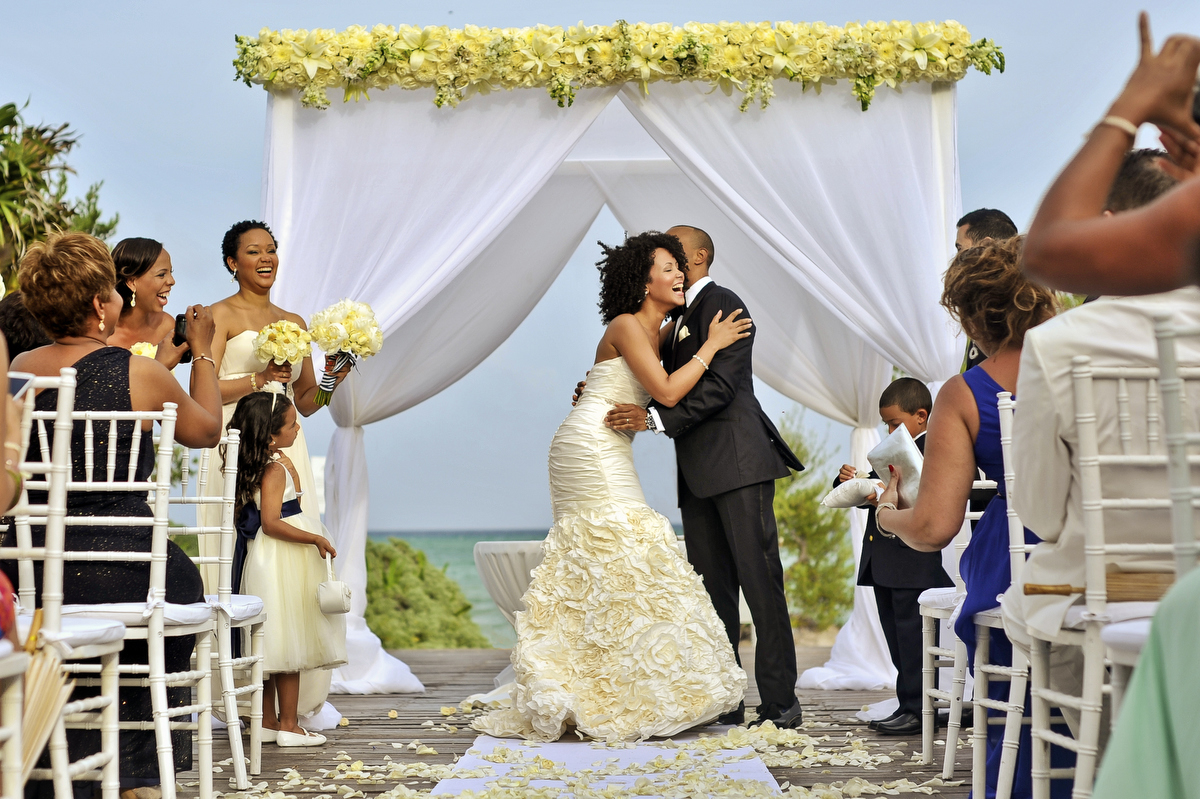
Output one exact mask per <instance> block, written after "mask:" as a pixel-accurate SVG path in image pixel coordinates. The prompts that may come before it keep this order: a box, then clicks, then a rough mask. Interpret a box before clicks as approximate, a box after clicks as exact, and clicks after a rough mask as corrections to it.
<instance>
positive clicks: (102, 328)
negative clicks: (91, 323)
mask: <svg viewBox="0 0 1200 799" xmlns="http://www.w3.org/2000/svg"><path fill="white" fill-rule="evenodd" d="M100 332H101V333H103V332H104V317H103V316H101V317H100Z"/></svg>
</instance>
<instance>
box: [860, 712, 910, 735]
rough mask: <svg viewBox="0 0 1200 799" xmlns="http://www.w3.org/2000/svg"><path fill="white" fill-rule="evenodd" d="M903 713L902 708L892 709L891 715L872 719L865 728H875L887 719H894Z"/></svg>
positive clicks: (887, 720)
mask: <svg viewBox="0 0 1200 799" xmlns="http://www.w3.org/2000/svg"><path fill="white" fill-rule="evenodd" d="M903 713H904V711H903V710H901V709H900V708H896V709H895V710H894V711H892V715H890V716H888V717H887V718H886V719H875V720H874V721H871V722H868V724H867V729H869V730H874V729H877V728H878V727H879V725H880V724H886V723H887V722H889V721H894V720H895V719H896V718H897V717H898V716H900V715H902V714H903Z"/></svg>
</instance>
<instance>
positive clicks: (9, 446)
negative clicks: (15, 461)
mask: <svg viewBox="0 0 1200 799" xmlns="http://www.w3.org/2000/svg"><path fill="white" fill-rule="evenodd" d="M4 448H5V449H15V450H16V451H17V452H20V451H21V445H20V444H18V443H17V442H15V441H5V442H4Z"/></svg>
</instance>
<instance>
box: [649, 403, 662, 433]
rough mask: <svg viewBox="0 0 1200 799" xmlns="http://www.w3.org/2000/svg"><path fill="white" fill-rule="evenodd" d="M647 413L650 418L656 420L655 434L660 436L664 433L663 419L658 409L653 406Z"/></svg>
mask: <svg viewBox="0 0 1200 799" xmlns="http://www.w3.org/2000/svg"><path fill="white" fill-rule="evenodd" d="M647 411H648V412H649V413H650V418H652V419H653V420H654V434H655V435H658V434H659V433H661V432H663V423H662V418H661V417H659V415H658V409H657V408H655V407H654V406H653V405H651V406H650V407H649V408H647Z"/></svg>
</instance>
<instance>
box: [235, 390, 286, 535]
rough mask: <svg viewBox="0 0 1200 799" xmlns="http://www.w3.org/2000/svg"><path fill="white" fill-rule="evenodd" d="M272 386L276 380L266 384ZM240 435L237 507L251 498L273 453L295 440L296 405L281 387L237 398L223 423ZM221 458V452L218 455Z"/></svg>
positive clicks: (239, 507) (239, 509)
mask: <svg viewBox="0 0 1200 799" xmlns="http://www.w3.org/2000/svg"><path fill="white" fill-rule="evenodd" d="M268 385H269V386H274V385H276V384H268ZM226 429H228V430H237V431H239V433H240V435H241V440H240V442H239V444H238V476H237V508H238V512H239V513H240V511H241V508H242V507H243V506H244V505H246V504H247V503H248V502H252V501H253V500H254V492H255V490H256V489H258V487H259V486H260V485H262V478H263V473H264V472H266V470H267V464H268V463H270V462H271V460H272V458H273V457H274V455H275V453H276V452H278V451H279V450H281V449H284V448H286V447H290V446H291V445H292V444H293V443H295V441H296V435H297V433H298V431H299V426H298V425H297V422H296V408H295V406H294V405H292V401H291V400H289V399H288V398H287V395H286V394H284V393H283V392H282V391H280V392H278V393H276V392H272V391H256V392H254V393H251V394H247V395H246V396H244V397H242V398H241V399H240V400H238V404H237V407H235V408H234V409H233V416H232V417H230V419H229V424H228V425H227V426H226ZM221 457H222V458H224V452H222V455H221Z"/></svg>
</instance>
